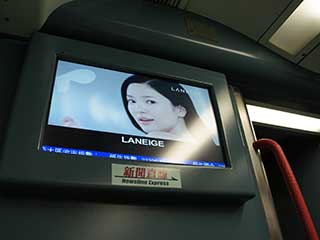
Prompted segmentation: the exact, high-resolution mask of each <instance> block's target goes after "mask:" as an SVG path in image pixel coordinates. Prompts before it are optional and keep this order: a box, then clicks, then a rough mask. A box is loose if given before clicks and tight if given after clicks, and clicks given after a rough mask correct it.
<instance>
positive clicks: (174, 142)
mask: <svg viewBox="0 0 320 240" xmlns="http://www.w3.org/2000/svg"><path fill="white" fill-rule="evenodd" d="M40 150H42V151H46V152H54V153H62V154H74V155H84V156H89V157H90V156H93V157H103V158H109V159H110V158H111V159H119V160H132V161H147V162H158V163H172V164H183V165H194V166H208V167H219V168H224V167H225V161H224V157H223V152H222V148H221V143H220V138H219V134H218V128H217V122H216V118H215V114H214V111H213V105H212V101H211V98H210V94H209V90H208V89H207V88H205V87H203V86H195V85H189V84H185V83H184V84H182V83H179V82H177V81H174V80H170V79H164V78H159V77H155V76H148V75H144V74H140V73H139V74H138V73H129V72H123V71H118V70H111V69H107V68H100V67H94V66H89V65H84V64H79V63H74V62H70V61H65V60H58V61H57V67H56V73H55V78H54V84H53V89H52V96H51V102H50V107H49V111H48V117H47V124H46V126H45V128H44V133H43V137H42V141H41V147H40Z"/></svg>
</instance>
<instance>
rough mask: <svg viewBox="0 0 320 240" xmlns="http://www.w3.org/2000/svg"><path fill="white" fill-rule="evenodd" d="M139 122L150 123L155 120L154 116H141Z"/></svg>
mask: <svg viewBox="0 0 320 240" xmlns="http://www.w3.org/2000/svg"><path fill="white" fill-rule="evenodd" d="M138 120H139V123H141V124H143V125H149V124H151V123H152V122H153V119H152V118H139V119H138Z"/></svg>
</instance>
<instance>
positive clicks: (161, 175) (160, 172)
mask: <svg viewBox="0 0 320 240" xmlns="http://www.w3.org/2000/svg"><path fill="white" fill-rule="evenodd" d="M157 178H158V179H162V180H164V179H168V172H167V171H166V170H164V169H159V170H158V174H157Z"/></svg>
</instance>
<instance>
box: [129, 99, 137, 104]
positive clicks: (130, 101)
mask: <svg viewBox="0 0 320 240" xmlns="http://www.w3.org/2000/svg"><path fill="white" fill-rule="evenodd" d="M127 101H128V103H135V102H136V101H135V100H133V99H128V100H127Z"/></svg>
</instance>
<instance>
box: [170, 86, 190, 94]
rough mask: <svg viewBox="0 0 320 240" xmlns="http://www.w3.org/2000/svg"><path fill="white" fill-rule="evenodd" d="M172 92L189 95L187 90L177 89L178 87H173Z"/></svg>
mask: <svg viewBox="0 0 320 240" xmlns="http://www.w3.org/2000/svg"><path fill="white" fill-rule="evenodd" d="M171 91H172V92H179V93H188V91H187V90H186V89H183V88H177V87H171Z"/></svg>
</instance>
